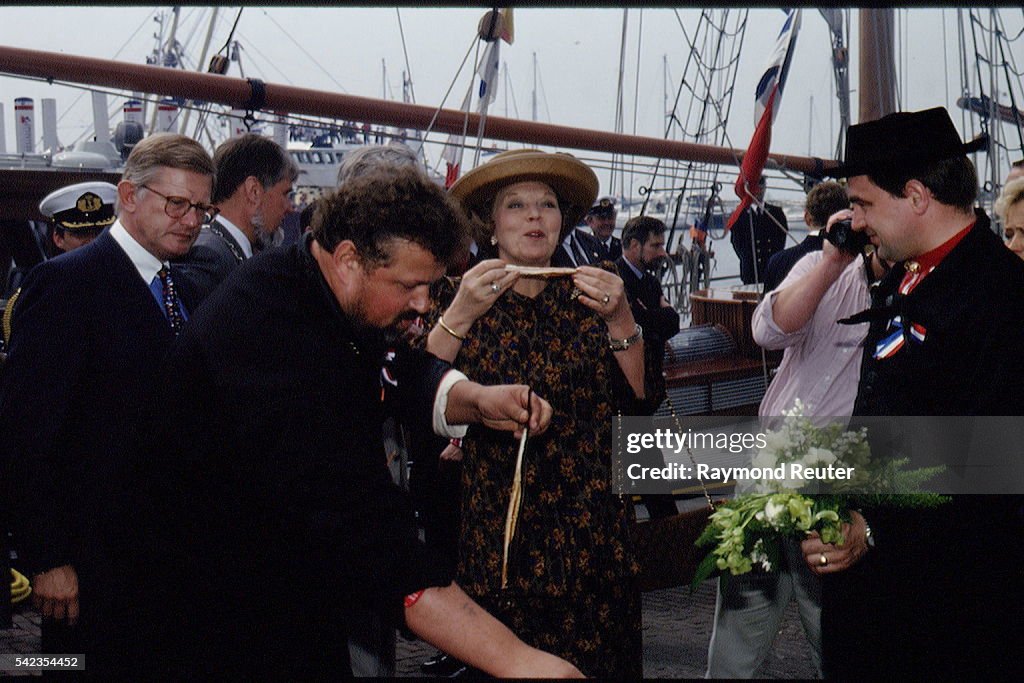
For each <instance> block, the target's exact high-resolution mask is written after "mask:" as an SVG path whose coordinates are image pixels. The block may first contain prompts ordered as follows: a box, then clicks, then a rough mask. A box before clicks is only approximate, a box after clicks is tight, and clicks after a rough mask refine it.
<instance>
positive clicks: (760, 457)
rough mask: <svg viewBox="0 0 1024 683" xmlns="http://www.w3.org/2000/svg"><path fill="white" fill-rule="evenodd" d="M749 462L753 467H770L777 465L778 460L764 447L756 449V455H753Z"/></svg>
mask: <svg viewBox="0 0 1024 683" xmlns="http://www.w3.org/2000/svg"><path fill="white" fill-rule="evenodd" d="M750 464H751V465H752V466H753V467H758V468H764V467H768V468H771V467H775V466H776V465H778V464H779V462H778V460H776V458H775V454H774V453H772V452H771V451H769V450H767V449H766V450H762V451H758V452H757V455H755V456H754V459H753V460H751V461H750Z"/></svg>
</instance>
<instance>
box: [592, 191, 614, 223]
mask: <svg viewBox="0 0 1024 683" xmlns="http://www.w3.org/2000/svg"><path fill="white" fill-rule="evenodd" d="M615 211H616V209H615V197H610V196H605V197H601V198H600V199H598V200H597V201H596V202H594V205H593V206H591V207H590V211H587V215H588V216H597V217H598V218H609V217H611V216H614V215H615Z"/></svg>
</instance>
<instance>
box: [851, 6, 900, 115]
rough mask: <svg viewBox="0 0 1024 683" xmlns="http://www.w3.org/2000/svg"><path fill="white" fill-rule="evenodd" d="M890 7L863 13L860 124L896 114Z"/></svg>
mask: <svg viewBox="0 0 1024 683" xmlns="http://www.w3.org/2000/svg"><path fill="white" fill-rule="evenodd" d="M893 16H894V15H893V9H892V8H891V7H886V8H877V9H867V8H864V9H861V10H860V85H859V87H858V89H857V95H858V99H859V101H860V106H859V112H858V113H859V116H858V119H857V122H858V123H866V122H868V121H874V120H876V119H880V118H882V117H883V116H885V115H886V114H891V113H893V112H894V111H896V60H895V42H894V32H893Z"/></svg>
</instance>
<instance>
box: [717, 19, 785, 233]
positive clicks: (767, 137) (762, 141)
mask: <svg viewBox="0 0 1024 683" xmlns="http://www.w3.org/2000/svg"><path fill="white" fill-rule="evenodd" d="M799 30H800V10H799V9H791V10H787V11H786V22H785V23H784V24H783V25H782V30H781V31H779V37H778V40H776V42H775V50H773V51H772V55H771V57H770V58H769V60H768V67H767V68H766V69H765V72H764V74H763V75H762V76H761V80H760V81H758V84H757V90H756V91H755V93H754V97H755V99H756V102H755V104H754V124H755V128H754V135H753V137H752V138H751V139H750V145H749V146H748V147H747V153H746V154H744V155H743V161H742V163H741V164H740V174H739V177H738V178H736V196H737V197H739V199H740V203H739V206H737V207H736V210H735V211H733V212H732V215H731V216H729V221H728V224H727V229H729V230H731V229H732V226H733V224H735V223H736V221H737V220H738V219H739V217H740V215H741V214H742V213H743V212H744V211H746V210H747V208H748V207H749V206H750V205H751V204H752V203H753V196H752V195H753V189H754V188H755V187H757V182H758V180H759V179H760V178H761V172H762V171H764V164H765V161H767V160H768V150H769V148H770V147H771V143H772V123H773V122H774V121H775V116H776V115H777V114H778V113H779V104H780V102H781V101H782V88H783V87H784V86H785V84H786V76H787V75H788V74H789V65H790V63H791V62H792V60H793V53H794V52H795V51H796V36H797V32H799Z"/></svg>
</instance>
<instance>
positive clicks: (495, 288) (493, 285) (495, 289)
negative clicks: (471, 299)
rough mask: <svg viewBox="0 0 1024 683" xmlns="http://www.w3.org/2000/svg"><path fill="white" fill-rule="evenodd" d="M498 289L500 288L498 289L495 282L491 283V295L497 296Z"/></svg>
mask: <svg viewBox="0 0 1024 683" xmlns="http://www.w3.org/2000/svg"><path fill="white" fill-rule="evenodd" d="M499 289H500V288H499V287H498V283H497V281H495V282H492V283H491V293H492V294H497V293H498V290H499Z"/></svg>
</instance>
